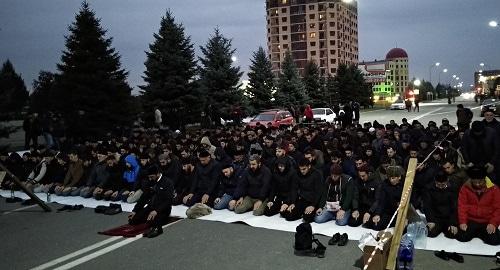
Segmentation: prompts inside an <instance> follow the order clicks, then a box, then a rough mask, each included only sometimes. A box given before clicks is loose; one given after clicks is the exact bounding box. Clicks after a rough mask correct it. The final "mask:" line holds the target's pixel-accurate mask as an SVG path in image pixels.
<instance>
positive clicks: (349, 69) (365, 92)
mask: <svg viewBox="0 0 500 270" xmlns="http://www.w3.org/2000/svg"><path fill="white" fill-rule="evenodd" d="M335 88H336V89H338V97H339V101H340V102H341V103H342V104H345V103H347V102H349V101H357V102H359V103H360V104H361V105H365V104H366V105H367V104H369V103H370V97H371V89H370V87H369V86H368V84H366V83H365V80H364V78H363V74H362V73H361V71H359V69H358V68H357V67H356V66H355V65H350V66H347V65H345V64H341V65H340V66H339V68H338V69H337V76H335Z"/></svg>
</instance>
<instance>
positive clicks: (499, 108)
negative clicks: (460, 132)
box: [481, 98, 500, 117]
mask: <svg viewBox="0 0 500 270" xmlns="http://www.w3.org/2000/svg"><path fill="white" fill-rule="evenodd" d="M488 109H490V110H492V111H494V112H495V114H500V99H494V98H489V99H485V100H483V102H482V103H481V117H483V116H484V112H485V111H486V110H488Z"/></svg>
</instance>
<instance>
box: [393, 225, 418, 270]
mask: <svg viewBox="0 0 500 270" xmlns="http://www.w3.org/2000/svg"><path fill="white" fill-rule="evenodd" d="M413 242H414V236H413V235H411V234H408V233H406V234H405V235H403V237H402V238H401V243H400V245H399V250H398V264H397V269H398V270H413V255H414V251H415V248H414V246H413Z"/></svg>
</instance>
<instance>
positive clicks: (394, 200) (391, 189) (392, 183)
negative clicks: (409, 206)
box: [372, 166, 411, 231]
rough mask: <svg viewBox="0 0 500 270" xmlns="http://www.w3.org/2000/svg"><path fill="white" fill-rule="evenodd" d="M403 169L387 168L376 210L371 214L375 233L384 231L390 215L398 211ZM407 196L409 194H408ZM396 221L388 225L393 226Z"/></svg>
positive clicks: (401, 191) (396, 167)
mask: <svg viewBox="0 0 500 270" xmlns="http://www.w3.org/2000/svg"><path fill="white" fill-rule="evenodd" d="M402 176H403V168H401V167H399V166H389V167H388V168H387V177H388V179H387V180H386V181H385V182H383V183H382V184H381V186H380V192H378V193H377V195H378V196H377V201H378V203H377V208H376V209H375V212H374V213H373V214H374V216H373V218H372V222H373V227H372V229H374V230H376V231H380V230H384V229H385V228H386V227H387V226H388V225H389V222H390V220H391V217H392V215H393V214H394V212H396V209H398V206H399V202H400V201H401V196H402V193H403V183H402V182H403V181H401V180H402ZM408 195H409V196H410V195H411V194H408ZM395 222H396V219H394V220H393V222H392V223H391V224H390V225H391V226H394V224H395Z"/></svg>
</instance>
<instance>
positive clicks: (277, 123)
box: [248, 110, 295, 128]
mask: <svg viewBox="0 0 500 270" xmlns="http://www.w3.org/2000/svg"><path fill="white" fill-rule="evenodd" d="M257 123H260V124H261V125H263V126H265V127H268V126H269V124H271V126H273V127H277V128H279V127H283V126H292V125H294V124H295V119H294V118H293V116H292V114H291V113H290V112H289V111H285V110H267V111H263V112H261V113H259V114H258V115H257V116H255V117H254V118H253V119H252V120H251V121H250V122H249V123H248V126H249V127H251V128H254V127H256V126H257Z"/></svg>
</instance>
